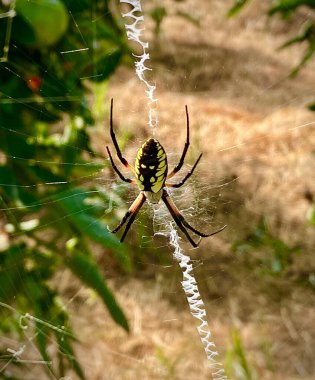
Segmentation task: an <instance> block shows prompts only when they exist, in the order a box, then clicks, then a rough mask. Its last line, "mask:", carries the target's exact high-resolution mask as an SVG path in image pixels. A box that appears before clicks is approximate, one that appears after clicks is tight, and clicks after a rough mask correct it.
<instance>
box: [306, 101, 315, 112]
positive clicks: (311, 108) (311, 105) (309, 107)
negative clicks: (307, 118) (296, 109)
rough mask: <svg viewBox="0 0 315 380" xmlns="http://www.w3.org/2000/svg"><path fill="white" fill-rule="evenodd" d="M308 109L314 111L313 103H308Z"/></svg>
mask: <svg viewBox="0 0 315 380" xmlns="http://www.w3.org/2000/svg"><path fill="white" fill-rule="evenodd" d="M308 109H309V110H311V111H315V103H313V104H310V105H309V106H308Z"/></svg>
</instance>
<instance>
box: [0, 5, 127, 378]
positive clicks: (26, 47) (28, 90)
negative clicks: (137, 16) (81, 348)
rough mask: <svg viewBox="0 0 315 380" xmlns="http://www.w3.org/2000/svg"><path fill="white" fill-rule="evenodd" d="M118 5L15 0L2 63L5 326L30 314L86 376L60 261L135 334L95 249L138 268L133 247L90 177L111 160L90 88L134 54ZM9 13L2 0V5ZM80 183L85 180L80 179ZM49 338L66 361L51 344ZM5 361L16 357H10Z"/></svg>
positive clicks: (0, 39) (2, 36) (62, 366)
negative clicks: (110, 225)
mask: <svg viewBox="0 0 315 380" xmlns="http://www.w3.org/2000/svg"><path fill="white" fill-rule="evenodd" d="M1 4H2V3H1ZM12 4H14V3H12ZM12 4H11V9H12ZM109 7H110V4H109V1H90V0H84V1H76V0H64V1H61V0H35V1H32V2H29V1H25V0H17V2H16V9H15V11H16V16H15V17H14V19H13V24H12V30H11V29H10V27H9V23H8V19H7V18H6V19H4V18H3V19H0V21H1V22H0V46H1V47H2V46H4V49H3V51H8V48H9V52H8V60H7V61H6V56H5V55H3V59H2V61H1V63H0V88H1V92H0V210H1V222H2V224H1V226H2V229H3V227H4V228H5V231H3V233H4V234H5V235H6V236H7V239H8V244H7V246H2V247H0V249H1V255H0V283H1V287H0V330H1V332H0V333H1V334H3V333H9V332H10V331H11V332H15V334H18V335H20V336H21V339H23V334H21V331H22V330H23V327H22V326H21V324H20V323H19V322H18V320H17V319H19V318H22V319H23V320H26V321H27V322H30V321H31V322H32V323H29V324H30V329H32V331H33V337H34V342H36V345H37V349H38V351H39V352H40V354H41V355H42V359H43V360H44V361H45V362H46V363H47V371H48V373H50V374H51V376H52V377H54V378H61V377H63V376H65V374H66V372H67V367H68V366H71V367H72V368H73V370H74V371H75V373H76V374H77V376H78V377H79V378H81V379H84V373H83V371H82V369H81V368H80V365H79V363H78V362H77V360H76V358H75V355H74V349H73V342H74V340H75V338H74V334H73V333H72V331H71V328H70V321H69V317H68V314H67V310H66V308H65V307H64V306H63V305H62V303H61V300H60V297H59V295H58V291H57V287H56V285H57V284H56V283H55V282H54V280H53V279H54V276H55V274H56V273H57V271H58V270H60V268H65V267H67V268H69V270H71V271H72V273H73V274H74V275H75V276H76V277H77V278H78V279H79V280H80V281H81V282H82V283H83V284H85V285H86V286H88V287H90V288H92V289H93V290H94V291H95V292H96V293H97V294H98V295H99V296H100V298H101V300H102V301H103V302H104V305H106V307H107V308H108V311H109V313H110V315H111V316H112V318H113V319H114V320H115V321H116V322H117V323H118V324H119V325H120V326H121V327H122V328H124V329H125V330H126V331H128V323H127V320H126V317H125V315H124V313H123V311H122V309H121V308H120V306H119V305H118V304H117V302H116V300H115V297H114V295H113V294H112V292H111V291H110V289H109V287H108V285H107V283H106V280H105V279H104V276H103V274H102V272H101V271H100V269H99V268H98V265H97V262H96V258H95V257H94V255H93V246H95V244H99V245H100V246H101V247H103V249H104V250H105V251H106V252H107V253H113V255H114V257H115V258H116V260H117V262H118V263H119V265H120V266H121V267H122V268H123V270H125V271H130V270H131V263H130V259H129V256H128V252H127V250H126V248H125V247H124V246H123V245H121V244H120V243H119V241H118V240H117V238H116V237H115V236H114V235H112V234H110V233H109V231H108V230H107V225H106V224H105V223H104V222H102V221H101V218H104V210H105V209H108V208H109V195H108V193H106V191H105V192H104V191H103V192H102V191H100V189H99V188H98V187H97V185H96V184H95V183H94V182H93V176H94V175H95V174H97V173H98V172H99V170H100V169H101V168H103V167H104V164H105V160H104V157H102V156H101V155H100V154H98V153H96V152H94V151H93V149H92V147H91V142H90V128H91V126H92V125H93V123H94V115H93V114H92V113H91V111H90V106H89V104H88V98H89V88H91V85H90V83H91V82H95V83H98V82H104V81H106V80H108V78H109V77H110V76H111V75H112V73H113V72H114V71H115V69H116V68H117V66H118V65H119V64H120V62H121V61H122V59H124V57H125V56H126V54H127V53H129V51H128V47H127V44H126V39H125V32H124V30H123V29H122V28H121V26H120V24H119V22H118V21H117V20H116V18H115V17H114V15H113V14H112V13H111V12H110V8H109ZM48 9H49V11H48ZM8 10H9V8H8V7H5V6H4V5H0V12H6V11H8ZM95 20H97V22H94V21H95ZM4 21H5V22H4ZM7 35H9V37H10V38H9V40H8V39H7V38H6V36H7ZM7 42H9V44H7ZM0 54H1V52H0ZM86 78H88V79H89V82H87V79H86ZM94 86H96V84H95V85H94ZM104 88H105V87H104ZM56 122H58V124H56ZM91 160H93V162H92V163H91ZM82 179H85V182H86V184H85V185H80V186H78V184H79V183H82ZM107 215H108V218H111V217H112V215H111V214H107ZM109 220H110V219H108V220H107V221H109ZM26 315H28V316H29V315H32V316H33V317H32V318H28V317H25V316H26ZM60 326H66V327H65V328H60ZM52 337H53V338H54V342H55V344H56V346H57V350H56V351H57V352H58V353H59V354H58V359H57V358H53V357H51V356H50V355H51V354H50V353H49V352H48V349H47V348H48V343H49V344H51V339H52ZM1 349H2V347H1ZM8 362H9V363H12V364H18V361H17V360H16V358H15V357H13V356H12V358H8ZM51 362H53V363H54V364H55V363H56V362H58V365H57V366H56V365H54V366H52V365H51V364H50V363H51ZM0 376H3V377H4V378H6V374H5V372H3V373H1V374H0Z"/></svg>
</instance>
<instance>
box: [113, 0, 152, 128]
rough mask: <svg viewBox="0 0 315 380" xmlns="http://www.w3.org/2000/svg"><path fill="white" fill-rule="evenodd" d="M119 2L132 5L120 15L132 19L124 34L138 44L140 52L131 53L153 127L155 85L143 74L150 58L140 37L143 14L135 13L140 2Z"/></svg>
mask: <svg viewBox="0 0 315 380" xmlns="http://www.w3.org/2000/svg"><path fill="white" fill-rule="evenodd" d="M120 3H125V4H129V5H131V6H132V9H131V10H130V11H129V12H127V13H124V12H122V17H123V18H125V17H127V18H129V19H131V20H132V21H133V22H131V23H129V24H127V23H125V28H126V34H127V38H128V40H130V41H133V42H135V43H136V44H138V45H139V46H140V50H141V54H134V53H133V56H134V57H135V69H136V74H137V76H138V78H139V79H140V81H141V82H143V83H144V84H145V86H146V88H147V89H146V95H147V97H148V110H149V121H148V124H149V126H150V127H151V128H155V127H157V125H158V117H157V112H156V103H157V99H156V98H155V96H154V92H155V89H156V86H155V85H153V84H151V83H149V81H148V80H147V79H146V76H145V73H146V71H151V70H152V69H151V68H149V67H148V66H147V65H146V61H148V60H149V59H150V54H149V52H148V50H149V43H148V42H147V41H143V39H142V32H143V31H144V30H145V27H144V26H143V22H144V16H143V15H140V16H138V15H137V13H139V12H142V8H141V2H140V0H120Z"/></svg>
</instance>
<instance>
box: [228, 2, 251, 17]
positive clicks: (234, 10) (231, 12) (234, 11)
mask: <svg viewBox="0 0 315 380" xmlns="http://www.w3.org/2000/svg"><path fill="white" fill-rule="evenodd" d="M248 1H249V0H234V5H233V7H232V8H231V9H230V10H229V11H228V13H227V17H233V16H235V15H236V14H237V13H238V12H240V10H241V9H242V8H243V7H244V5H245V4H246V3H247V2H248Z"/></svg>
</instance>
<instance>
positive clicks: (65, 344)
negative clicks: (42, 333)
mask: <svg viewBox="0 0 315 380" xmlns="http://www.w3.org/2000/svg"><path fill="white" fill-rule="evenodd" d="M56 338H57V341H58V346H59V352H60V354H61V355H65V356H66V358H67V360H68V361H69V362H70V364H71V366H72V367H73V369H74V371H75V373H76V374H77V375H78V376H79V378H80V379H81V380H85V379H86V377H85V375H84V372H83V370H82V368H81V366H80V364H79V362H78V360H77V358H76V356H75V353H74V351H73V348H72V346H71V344H70V343H69V339H68V337H67V336H65V335H61V334H60V333H56ZM60 375H61V376H64V374H63V373H60Z"/></svg>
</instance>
